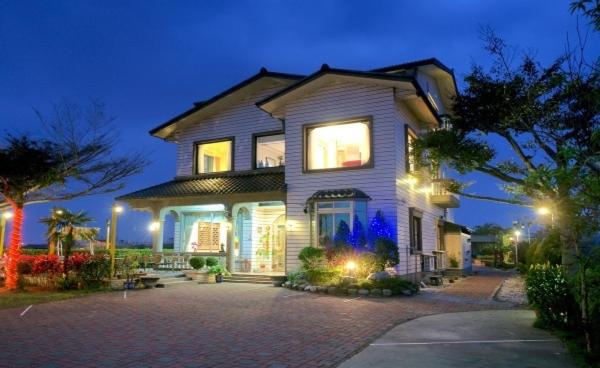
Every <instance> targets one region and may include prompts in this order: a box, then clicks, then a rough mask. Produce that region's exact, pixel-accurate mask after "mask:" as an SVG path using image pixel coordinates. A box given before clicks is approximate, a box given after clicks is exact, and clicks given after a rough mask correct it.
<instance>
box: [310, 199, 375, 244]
mask: <svg viewBox="0 0 600 368" xmlns="http://www.w3.org/2000/svg"><path fill="white" fill-rule="evenodd" d="M315 210H316V219H317V221H316V222H317V223H316V225H317V228H316V230H317V244H318V245H319V246H321V247H329V246H331V245H332V244H333V242H334V239H335V235H336V233H337V232H338V230H339V228H340V224H341V223H342V222H344V223H345V224H346V225H348V228H349V229H350V231H352V230H353V227H354V219H355V218H357V219H358V220H359V221H360V223H361V225H362V226H363V230H365V229H366V226H367V224H366V221H367V203H366V202H365V201H332V202H316V203H315Z"/></svg>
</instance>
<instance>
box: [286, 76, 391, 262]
mask: <svg viewBox="0 0 600 368" xmlns="http://www.w3.org/2000/svg"><path fill="white" fill-rule="evenodd" d="M364 116H371V117H372V119H373V120H372V135H373V137H372V138H373V139H372V142H373V163H374V166H373V168H367V169H357V170H344V171H335V172H319V173H303V170H302V169H303V166H302V165H303V163H302V157H303V147H302V145H303V142H302V137H303V125H304V124H309V123H319V122H325V121H335V120H346V119H349V118H356V117H364ZM397 120H398V115H397V114H396V111H395V106H394V96H393V90H392V88H387V87H381V86H375V85H370V84H354V83H352V84H351V83H336V84H332V85H329V86H326V87H323V88H321V89H319V90H317V91H316V92H314V93H312V94H309V95H307V96H305V97H304V98H301V99H299V100H297V101H295V102H294V103H291V104H290V105H288V106H287V107H286V123H285V124H286V132H285V134H286V167H285V177H286V183H287V185H288V193H287V220H288V222H289V225H288V232H287V272H289V271H291V270H294V269H296V268H298V267H299V261H298V253H299V252H300V250H301V249H302V248H304V247H306V246H308V245H309V244H310V229H309V215H308V214H305V213H304V208H305V203H306V200H307V199H308V198H309V197H310V196H311V195H312V194H313V193H314V192H316V191H317V190H321V189H341V188H357V189H360V190H362V191H364V192H365V193H366V194H367V195H369V196H370V197H371V198H372V200H371V201H369V202H368V204H367V216H368V218H369V219H370V218H372V217H373V216H374V215H375V212H376V211H377V210H382V212H383V214H384V217H385V218H386V221H387V222H388V223H390V224H395V223H396V212H397V211H396V197H395V185H394V183H395V180H396V178H395V168H396V164H395V152H396V143H397V142H396V140H395V128H396V126H397V125H398V122H397ZM365 226H366V224H365Z"/></svg>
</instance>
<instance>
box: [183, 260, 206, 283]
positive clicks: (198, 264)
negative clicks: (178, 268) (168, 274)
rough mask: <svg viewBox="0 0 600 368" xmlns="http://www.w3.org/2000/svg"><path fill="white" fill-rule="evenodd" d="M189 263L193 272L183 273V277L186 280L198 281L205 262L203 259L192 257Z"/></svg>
mask: <svg viewBox="0 0 600 368" xmlns="http://www.w3.org/2000/svg"><path fill="white" fill-rule="evenodd" d="M189 262H190V266H192V268H193V270H186V271H184V272H183V273H184V274H185V277H187V278H188V279H191V280H198V278H199V277H200V275H201V273H202V272H201V271H200V270H201V269H202V268H203V267H204V265H205V264H206V261H205V260H204V258H203V257H192V258H190V260H189ZM205 273H206V272H205Z"/></svg>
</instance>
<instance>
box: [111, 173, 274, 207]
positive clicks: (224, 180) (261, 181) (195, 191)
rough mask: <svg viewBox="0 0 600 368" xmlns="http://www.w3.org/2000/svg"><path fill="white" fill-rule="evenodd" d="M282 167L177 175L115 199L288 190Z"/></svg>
mask: <svg viewBox="0 0 600 368" xmlns="http://www.w3.org/2000/svg"><path fill="white" fill-rule="evenodd" d="M285 191H286V184H285V174H284V173H283V171H282V170H268V169H262V170H251V171H243V172H233V173H216V174H205V175H202V176H201V177H198V176H192V177H181V178H175V180H171V181H168V182H165V183H162V184H158V185H155V186H152V187H148V188H145V189H141V190H138V191H135V192H132V193H129V194H125V195H122V196H120V197H117V198H115V199H116V200H118V201H127V200H135V199H162V198H181V197H197V196H204V195H207V196H208V195H223V194H237V193H259V192H285Z"/></svg>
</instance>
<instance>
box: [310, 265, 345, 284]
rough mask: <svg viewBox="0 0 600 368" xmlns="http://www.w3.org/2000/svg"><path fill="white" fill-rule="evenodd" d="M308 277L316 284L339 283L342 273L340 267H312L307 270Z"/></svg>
mask: <svg viewBox="0 0 600 368" xmlns="http://www.w3.org/2000/svg"><path fill="white" fill-rule="evenodd" d="M305 273H306V279H307V280H308V282H310V283H311V284H314V285H329V284H337V283H338V282H339V280H340V276H341V274H342V272H341V270H340V269H338V268H323V267H320V268H312V269H308V270H306V272H305Z"/></svg>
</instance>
